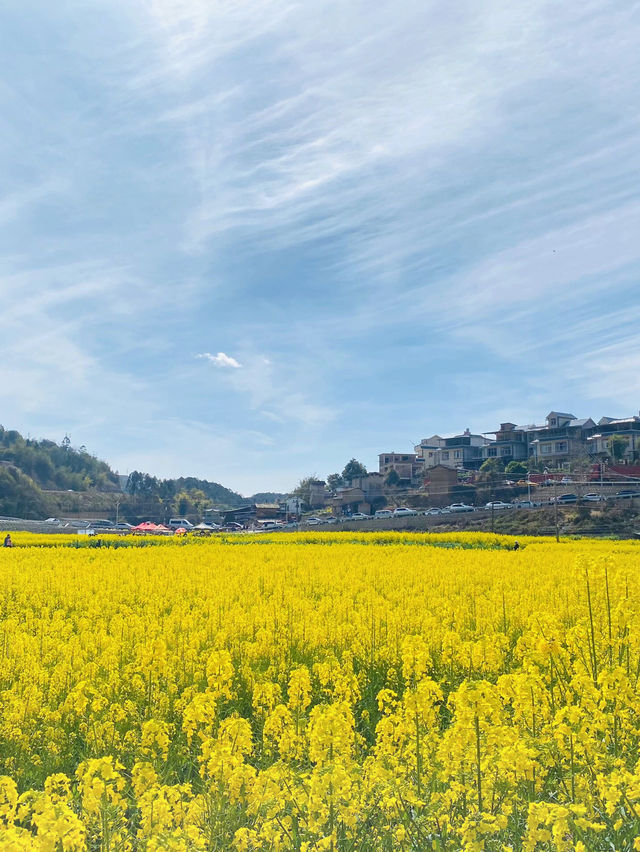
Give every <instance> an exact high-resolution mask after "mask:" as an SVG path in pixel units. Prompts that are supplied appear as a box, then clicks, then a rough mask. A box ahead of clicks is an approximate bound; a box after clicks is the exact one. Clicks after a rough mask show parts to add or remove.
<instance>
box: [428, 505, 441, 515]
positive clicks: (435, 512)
mask: <svg viewBox="0 0 640 852" xmlns="http://www.w3.org/2000/svg"><path fill="white" fill-rule="evenodd" d="M441 514H442V509H438V508H437V506H433V507H432V508H431V509H427V510H426V512H425V515H441Z"/></svg>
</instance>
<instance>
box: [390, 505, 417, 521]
mask: <svg viewBox="0 0 640 852" xmlns="http://www.w3.org/2000/svg"><path fill="white" fill-rule="evenodd" d="M417 514H418V513H417V512H416V510H415V509H409V508H408V507H407V506H398V508H397V509H394V510H393V517H394V518H402V517H404V516H405V515H417Z"/></svg>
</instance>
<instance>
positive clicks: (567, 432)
mask: <svg viewBox="0 0 640 852" xmlns="http://www.w3.org/2000/svg"><path fill="white" fill-rule="evenodd" d="M546 424H547V425H546V426H535V427H533V428H532V429H531V430H530V431H529V432H528V433H527V434H528V438H529V455H530V456H532V457H533V458H534V459H535V461H536V462H540V461H541V462H544V463H548V464H549V465H550V466H552V467H557V466H558V465H562V464H565V463H566V462H569V461H571V460H572V459H576V458H580V457H581V456H587V455H588V452H589V450H588V444H587V439H588V438H589V437H590V436H591V435H593V434H594V432H595V431H596V429H597V427H596V424H595V422H594V421H593V420H592V419H591V418H590V417H586V418H583V419H579V418H577V417H576V416H575V415H574V414H566V413H564V412H561V411H551V412H549V414H547V417H546Z"/></svg>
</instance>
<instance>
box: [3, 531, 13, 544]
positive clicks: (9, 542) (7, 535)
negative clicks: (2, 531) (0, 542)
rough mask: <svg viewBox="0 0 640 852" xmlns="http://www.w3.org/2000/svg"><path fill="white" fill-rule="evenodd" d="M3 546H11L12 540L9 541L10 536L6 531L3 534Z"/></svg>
mask: <svg viewBox="0 0 640 852" xmlns="http://www.w3.org/2000/svg"><path fill="white" fill-rule="evenodd" d="M4 547H13V542H12V541H11V536H10V535H9V533H7V534H6V536H5V539H4Z"/></svg>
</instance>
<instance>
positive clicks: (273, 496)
mask: <svg viewBox="0 0 640 852" xmlns="http://www.w3.org/2000/svg"><path fill="white" fill-rule="evenodd" d="M287 496H288V495H287V494H281V493H280V491H259V492H258V493H257V494H254V495H253V496H251V497H247V499H246V500H245V501H244V502H245V503H281V502H282V501H283V500H284V499H285V497H287Z"/></svg>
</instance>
